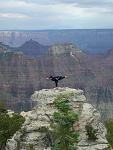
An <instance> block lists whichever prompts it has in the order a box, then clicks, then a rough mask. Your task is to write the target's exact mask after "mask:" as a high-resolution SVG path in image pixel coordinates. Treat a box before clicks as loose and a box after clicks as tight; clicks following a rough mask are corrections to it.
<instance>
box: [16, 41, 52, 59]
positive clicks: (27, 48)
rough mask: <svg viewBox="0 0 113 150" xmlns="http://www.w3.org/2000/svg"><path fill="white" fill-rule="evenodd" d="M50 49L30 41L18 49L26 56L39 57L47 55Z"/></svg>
mask: <svg viewBox="0 0 113 150" xmlns="http://www.w3.org/2000/svg"><path fill="white" fill-rule="evenodd" d="M48 48H49V46H44V45H42V44H39V43H38V42H36V41H34V40H32V39H30V40H29V41H26V42H25V43H24V44H23V45H22V46H20V47H18V48H16V49H18V51H22V52H23V53H24V54H26V55H29V56H36V57H37V56H39V55H43V54H45V53H46V51H47V50H48Z"/></svg>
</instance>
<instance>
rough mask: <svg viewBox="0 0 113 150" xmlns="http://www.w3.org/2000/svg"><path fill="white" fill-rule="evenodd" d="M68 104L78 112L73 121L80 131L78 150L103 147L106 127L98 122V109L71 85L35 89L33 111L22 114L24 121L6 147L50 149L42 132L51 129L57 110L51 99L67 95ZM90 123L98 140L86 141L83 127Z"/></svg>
mask: <svg viewBox="0 0 113 150" xmlns="http://www.w3.org/2000/svg"><path fill="white" fill-rule="evenodd" d="M69 93H73V95H72V96H71V95H70V98H69V102H70V106H71V108H72V109H73V111H75V112H76V113H78V114H79V121H78V123H76V124H74V128H75V130H77V131H78V132H79V142H78V144H77V147H78V150H97V149H98V150H105V149H107V148H108V146H109V145H108V142H107V140H106V138H105V135H106V129H105V127H104V125H103V124H102V123H101V122H100V114H99V112H98V111H97V110H96V109H95V108H94V107H93V106H92V105H91V104H89V103H87V101H86V98H85V96H84V94H83V91H82V90H76V89H71V88H54V89H43V90H40V91H36V92H35V93H34V94H33V95H32V100H33V101H35V102H37V106H35V107H34V109H33V110H32V111H29V112H26V113H23V115H24V116H25V119H26V121H25V123H24V124H23V126H22V128H21V130H20V131H18V132H16V133H15V135H14V136H13V137H12V139H9V140H8V141H7V144H6V150H18V149H19V150H27V149H28V147H29V145H30V144H32V145H33V146H34V148H35V149H36V150H51V142H50V137H48V135H47V133H44V132H41V129H42V128H44V127H49V128H50V122H51V120H52V115H53V113H54V112H55V111H56V109H55V108H54V107H53V105H52V104H53V101H54V98H55V97H56V96H57V95H59V94H69ZM87 124H91V125H92V126H93V128H94V129H97V140H96V141H93V142H91V141H88V137H87V133H86V129H85V126H86V125H87Z"/></svg>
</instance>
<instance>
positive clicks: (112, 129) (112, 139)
mask: <svg viewBox="0 0 113 150" xmlns="http://www.w3.org/2000/svg"><path fill="white" fill-rule="evenodd" d="M105 126H106V129H107V135H106V138H107V140H108V142H109V144H110V145H111V147H112V148H113V119H109V120H108V121H106V123H105Z"/></svg>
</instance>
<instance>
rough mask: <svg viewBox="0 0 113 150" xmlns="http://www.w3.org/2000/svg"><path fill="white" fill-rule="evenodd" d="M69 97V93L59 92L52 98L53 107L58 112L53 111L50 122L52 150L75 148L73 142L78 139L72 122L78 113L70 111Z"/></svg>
mask: <svg viewBox="0 0 113 150" xmlns="http://www.w3.org/2000/svg"><path fill="white" fill-rule="evenodd" d="M69 97H70V94H66V95H63V94H61V95H59V96H57V98H55V100H54V107H55V108H57V110H58V112H54V114H53V122H52V123H51V128H52V135H53V143H52V150H77V148H76V146H75V143H77V141H78V133H77V132H75V130H74V128H73V124H74V123H75V122H76V121H78V115H77V114H76V113H75V112H73V111H72V109H71V107H70V104H69Z"/></svg>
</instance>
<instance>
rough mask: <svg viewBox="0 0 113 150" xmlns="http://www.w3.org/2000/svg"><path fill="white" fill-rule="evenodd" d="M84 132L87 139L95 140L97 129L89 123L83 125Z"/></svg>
mask: <svg viewBox="0 0 113 150" xmlns="http://www.w3.org/2000/svg"><path fill="white" fill-rule="evenodd" d="M85 129H86V134H87V136H88V140H89V141H96V139H97V129H94V128H93V127H92V125H91V124H87V125H86V126H85Z"/></svg>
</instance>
